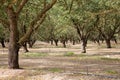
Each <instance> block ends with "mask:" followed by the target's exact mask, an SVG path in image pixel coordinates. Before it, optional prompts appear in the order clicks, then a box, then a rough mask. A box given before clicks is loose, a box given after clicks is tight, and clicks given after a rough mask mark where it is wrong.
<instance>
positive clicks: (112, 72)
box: [106, 70, 118, 74]
mask: <svg viewBox="0 0 120 80" xmlns="http://www.w3.org/2000/svg"><path fill="white" fill-rule="evenodd" d="M106 73H108V74H118V72H117V71H113V70H107V71H106Z"/></svg>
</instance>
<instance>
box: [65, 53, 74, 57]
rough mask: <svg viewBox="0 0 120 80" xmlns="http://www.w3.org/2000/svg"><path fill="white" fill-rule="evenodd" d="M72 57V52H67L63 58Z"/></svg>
mask: <svg viewBox="0 0 120 80" xmlns="http://www.w3.org/2000/svg"><path fill="white" fill-rule="evenodd" d="M73 55H74V53H73V52H67V53H65V54H64V56H73Z"/></svg>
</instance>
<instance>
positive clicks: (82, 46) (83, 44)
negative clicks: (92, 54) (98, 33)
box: [81, 39, 87, 53]
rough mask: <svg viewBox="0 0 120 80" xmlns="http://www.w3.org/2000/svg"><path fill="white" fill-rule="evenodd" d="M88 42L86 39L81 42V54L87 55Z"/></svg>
mask: <svg viewBox="0 0 120 80" xmlns="http://www.w3.org/2000/svg"><path fill="white" fill-rule="evenodd" d="M86 45H87V41H86V40H85V39H83V40H81V52H82V53H86Z"/></svg>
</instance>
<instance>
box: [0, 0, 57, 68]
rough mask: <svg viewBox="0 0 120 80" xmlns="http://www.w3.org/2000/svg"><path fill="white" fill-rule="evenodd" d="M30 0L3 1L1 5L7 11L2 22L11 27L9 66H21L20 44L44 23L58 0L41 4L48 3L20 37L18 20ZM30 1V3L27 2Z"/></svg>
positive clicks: (3, 10)
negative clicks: (48, 12) (47, 14)
mask: <svg viewBox="0 0 120 80" xmlns="http://www.w3.org/2000/svg"><path fill="white" fill-rule="evenodd" d="M31 1H32V0H31ZM31 1H28V0H19V1H18V0H11V1H3V2H1V4H2V5H1V6H2V7H3V8H2V9H1V10H2V12H4V14H5V11H6V12H7V13H6V15H7V16H6V17H7V19H5V17H4V18H3V17H2V18H1V16H0V22H1V23H4V24H6V25H9V29H10V37H9V56H8V64H9V68H12V69H18V68H19V54H18V52H19V49H20V46H21V45H22V44H23V43H24V42H26V41H27V39H29V37H30V36H31V34H32V33H33V32H34V30H36V29H38V27H39V26H40V25H41V24H42V22H43V21H44V19H45V17H46V12H47V11H48V10H49V9H50V8H52V6H53V5H54V4H55V3H56V1H57V0H52V1H51V2H50V3H48V4H46V1H45V2H43V3H41V4H43V5H44V4H46V5H44V6H43V8H42V10H41V11H40V12H39V13H38V14H37V16H36V17H35V18H34V19H33V21H31V22H30V23H29V29H28V30H27V31H26V33H25V34H24V35H23V36H22V37H20V36H19V30H18V21H19V16H20V15H21V14H20V13H21V12H22V9H23V8H24V6H25V4H29V2H31ZM27 2H28V3H27Z"/></svg>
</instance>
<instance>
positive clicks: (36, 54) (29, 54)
mask: <svg viewBox="0 0 120 80" xmlns="http://www.w3.org/2000/svg"><path fill="white" fill-rule="evenodd" d="M45 56H48V54H47V53H30V52H28V53H24V54H22V57H45Z"/></svg>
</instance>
